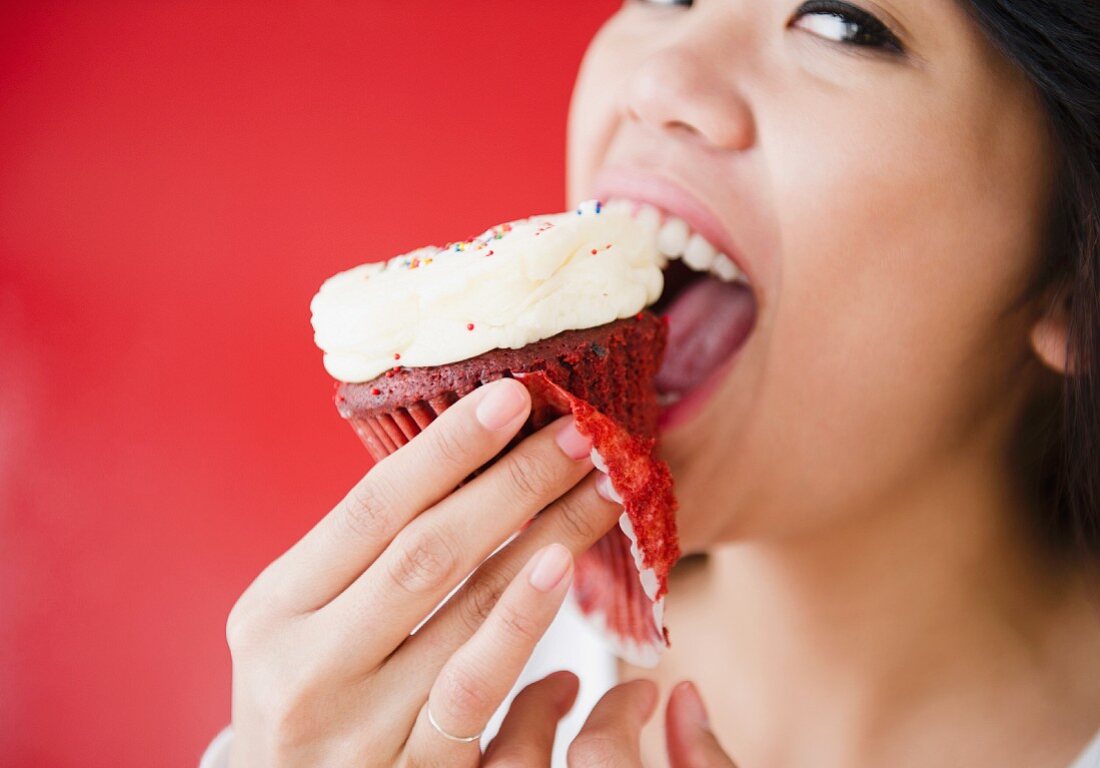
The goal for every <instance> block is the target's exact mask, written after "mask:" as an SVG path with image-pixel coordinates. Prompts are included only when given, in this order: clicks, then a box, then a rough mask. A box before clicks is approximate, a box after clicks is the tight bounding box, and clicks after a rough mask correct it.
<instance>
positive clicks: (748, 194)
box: [568, 0, 1052, 551]
mask: <svg viewBox="0 0 1100 768" xmlns="http://www.w3.org/2000/svg"><path fill="white" fill-rule="evenodd" d="M1051 156H1052V150H1051V143H1050V141H1049V139H1048V138H1047V136H1046V133H1045V130H1044V121H1043V116H1042V111H1041V108H1040V106H1039V104H1038V103H1037V101H1036V100H1035V98H1034V96H1033V95H1032V93H1031V91H1030V89H1029V88H1028V86H1027V84H1026V83H1025V81H1024V80H1023V78H1022V77H1021V76H1020V75H1018V74H1017V73H1016V72H1015V71H1014V70H1013V69H1012V68H1011V67H1010V65H1009V64H1008V63H1007V62H1006V61H1005V60H1004V59H1002V58H1001V57H1000V56H999V55H998V54H997V53H996V52H995V51H994V49H993V48H992V47H991V46H990V45H989V44H988V43H987V42H986V41H985V39H984V38H983V37H982V35H981V32H980V30H979V29H978V27H977V26H976V25H975V24H974V23H973V22H972V21H971V20H970V19H969V17H968V16H967V14H966V11H965V9H964V8H962V7H961V6H960V5H959V4H958V3H957V2H954V1H953V0H876V1H875V2H872V1H871V0H858V2H853V3H852V4H848V3H844V2H827V1H822V2H805V3H802V2H800V0H697V2H695V3H690V2H685V3H671V2H667V1H666V2H655V1H654V0H626V2H625V3H624V4H623V6H622V8H621V9H620V10H619V11H618V12H617V13H616V14H615V15H614V16H613V17H612V18H611V19H610V20H609V21H608V22H607V23H606V24H605V25H604V27H603V28H602V29H601V30H600V32H599V33H598V35H597V36H596V38H595V39H594V40H593V42H592V44H591V46H590V49H589V51H588V53H587V55H586V58H585V60H584V63H583V66H582V68H581V72H580V75H579V78H578V81H577V85H576V91H575V93H574V99H573V105H572V109H571V113H570V124H569V166H568V176H569V190H568V193H569V198H570V203H571V204H576V203H578V202H579V201H581V200H584V199H586V198H589V197H595V196H599V197H602V198H604V199H607V198H609V197H616V196H625V197H633V198H636V199H645V198H648V199H650V200H651V201H657V200H673V199H675V200H679V201H680V203H679V204H681V205H682V204H683V198H682V197H677V196H676V195H678V194H679V193H678V192H677V193H675V194H673V196H672V197H664V195H665V193H668V192H669V189H670V188H669V187H665V186H662V183H663V182H670V183H671V184H673V185H675V187H676V188H678V189H679V190H683V191H686V192H688V193H689V194H690V195H691V196H693V197H694V198H696V201H697V202H698V203H701V204H702V205H703V206H705V208H707V209H709V211H710V212H711V213H712V214H713V215H714V217H715V218H716V219H717V222H718V223H719V225H720V228H721V229H724V230H725V235H724V237H725V238H727V239H728V242H727V249H728V250H732V251H733V253H731V254H730V255H731V256H732V257H733V258H734V260H735V261H737V262H740V264H741V266H742V267H743V268H744V270H745V272H747V273H748V276H749V279H750V281H751V284H752V292H753V296H754V299H755V307H756V314H755V321H754V327H753V331H752V333H751V335H749V337H748V339H747V341H745V342H744V344H743V346H741V347H740V349H739V350H738V351H736V352H735V353H733V356H732V357H729V358H727V362H726V363H725V364H724V365H723V366H722V367H720V368H718V369H716V370H717V373H715V374H714V375H713V376H712V378H711V382H712V383H713V382H715V381H716V382H717V385H716V386H713V387H712V389H711V391H710V393H709V394H705V393H704V396H703V397H701V398H700V397H696V398H694V399H693V400H692V402H694V403H695V405H693V406H692V407H691V408H689V409H688V412H686V413H685V412H681V413H680V414H679V416H678V418H677V419H676V420H675V423H672V424H670V426H669V428H668V429H667V430H665V432H664V434H663V437H662V452H663V456H664V458H665V459H666V460H667V461H668V462H669V464H670V466H671V467H672V470H673V474H674V476H675V480H676V484H677V494H678V496H679V498H680V500H681V506H682V510H681V515H680V529H681V536H682V543H683V544H684V548H685V550H686V551H693V550H699V549H702V548H704V547H706V546H707V545H708V544H710V543H713V542H716V541H722V540H733V539H743V538H747V537H764V536H773V537H774V536H792V535H797V534H799V533H803V532H807V531H811V530H816V531H820V530H821V527H822V526H823V525H835V524H836V523H838V522H839V521H841V520H843V519H844V518H847V519H854V518H853V516H854V515H856V514H860V513H866V512H869V511H870V512H873V511H876V510H889V509H892V508H896V507H897V506H898V505H899V504H910V505H912V504H919V503H920V500H921V496H922V494H924V495H927V496H928V497H929V499H931V498H933V497H934V496H935V494H936V493H937V492H942V491H943V490H944V489H945V488H947V487H948V485H949V484H950V483H951V482H954V480H953V479H952V478H953V477H955V478H956V479H957V477H958V476H962V475H965V474H966V473H973V472H983V471H985V472H988V471H989V470H990V468H991V467H993V468H995V467H996V466H997V462H998V461H999V460H1000V459H999V457H1000V455H1001V453H1003V450H1004V446H1005V443H1006V442H1007V439H1008V435H1009V433H1010V431H1011V429H1012V427H1013V423H1012V422H1013V418H1014V415H1015V413H1016V412H1017V409H1018V406H1019V404H1020V401H1021V394H1022V387H1023V386H1024V384H1023V379H1022V378H1021V376H1020V375H1019V374H1020V371H1021V370H1024V369H1026V366H1027V365H1028V364H1029V363H1028V360H1029V354H1030V352H1029V348H1028V345H1027V334H1028V331H1029V330H1030V327H1029V324H1030V322H1031V320H1032V319H1033V318H1031V317H1030V315H1028V313H1025V312H1023V311H1016V310H1013V306H1014V301H1015V300H1016V299H1017V298H1018V297H1019V296H1020V294H1021V293H1022V291H1023V290H1024V289H1025V287H1026V286H1027V284H1028V280H1029V277H1030V276H1031V275H1032V274H1033V273H1034V271H1035V269H1036V267H1037V264H1038V258H1039V253H1040V248H1041V240H1042V237H1041V235H1042V230H1043V224H1044V212H1045V210H1046V207H1047V206H1046V199H1047V190H1048V189H1049V188H1050V184H1051V178H1050V176H1049V174H1050V171H1049V167H1050V165H1051V163H1050V162H1049V158H1050V157H1051ZM655 179H656V180H657V181H654V180H655ZM654 195H656V197H654ZM698 279H703V280H713V279H716V278H713V277H702V276H699V278H698ZM715 295H717V294H715ZM731 295H732V293H730V292H727V293H723V294H721V296H719V298H717V299H715V298H714V297H713V296H712V297H711V300H712V301H721V300H729V301H732V300H733V299H731V298H728V297H729V296H731ZM723 297H726V298H723ZM699 306H700V307H703V308H704V309H705V310H706V311H705V314H706V315H707V317H709V318H711V319H710V320H709V321H707V322H709V323H710V326H720V325H721V324H722V323H729V322H731V321H730V319H729V318H730V317H731V316H732V315H731V313H730V312H723V311H716V308H717V306H718V305H714V304H711V305H707V304H705V303H704V304H700V305H699ZM700 311H702V310H700ZM733 314H736V313H733ZM674 330H675V329H674ZM722 331H723V329H722V328H721V327H708V326H707V324H706V322H704V323H703V324H701V325H697V326H693V327H692V331H691V334H690V335H693V336H695V337H696V340H697V341H698V340H699V339H702V338H704V336H705V335H707V334H715V335H716V336H717V337H720V336H721V333H722ZM673 335H674V336H675V335H676V334H675V333H674V334H673ZM679 343H686V342H684V341H683V340H681V341H680V342H679ZM680 359H681V360H682V359H683V357H681V358H680ZM731 363H732V364H731ZM689 394H690V393H689ZM696 394H699V393H696Z"/></svg>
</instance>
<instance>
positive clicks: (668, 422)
mask: <svg viewBox="0 0 1100 768" xmlns="http://www.w3.org/2000/svg"><path fill="white" fill-rule="evenodd" d="M751 337H752V334H749V338H751ZM746 344H748V338H746V339H745V342H744V343H743V344H742V345H741V346H740V347H739V348H738V350H737V351H736V352H734V353H733V354H732V355H730V358H729V360H727V361H726V362H724V363H722V365H720V366H718V368H716V369H715V370H714V371H713V372H712V373H711V374H710V375H709V376H707V378H706V379H704V380H703V383H702V384H700V385H699V386H697V387H695V389H693V390H691V391H690V392H688V393H687V394H685V395H684V396H683V397H682V398H680V399H679V400H678V401H676V402H675V403H673V404H672V405H668V406H665V407H664V408H662V409H661V415H660V416H659V417H658V419H657V429H658V431H659V432H670V431H672V430H674V429H676V428H677V427H680V426H682V425H683V424H685V423H687V422H688V421H691V419H692V418H693V417H694V416H695V415H696V414H698V413H699V412H700V411H701V410H703V407H704V406H705V405H706V404H707V403H708V402H709V401H710V398H711V396H712V395H713V394H714V393H715V392H716V391H717V390H718V388H719V387H720V386H721V384H722V382H723V381H724V380H725V378H726V375H727V374H729V372H730V371H732V370H733V368H734V366H735V365H737V361H738V360H739V359H740V357H741V352H742V351H743V350H744V349H745V345H746Z"/></svg>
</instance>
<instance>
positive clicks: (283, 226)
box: [0, 0, 616, 767]
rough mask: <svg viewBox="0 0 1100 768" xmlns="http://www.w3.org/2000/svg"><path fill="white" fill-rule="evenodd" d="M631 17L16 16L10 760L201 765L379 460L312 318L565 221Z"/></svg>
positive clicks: (194, 8) (292, 9) (4, 522)
mask: <svg viewBox="0 0 1100 768" xmlns="http://www.w3.org/2000/svg"><path fill="white" fill-rule="evenodd" d="M615 5H616V3H615V2H614V1H613V0H599V1H598V2H586V1H585V0H572V1H571V2H560V1H558V2H551V1H550V0H545V1H543V0H539V1H537V2H536V1H532V0H523V2H517V0H494V1H489V0H479V2H442V1H441V0H435V1H434V2H429V1H428V0H400V2H381V0H361V1H360V2H355V3H352V2H340V3H336V2H297V3H292V2H286V3H271V2H256V1H253V2H235V3H226V2H190V3H179V2H177V3H173V2H167V1H165V2H160V3H151V2H133V3H121V2H106V1H105V0H95V2H72V3H67V4H65V3H47V2H37V3H25V4H21V8H20V9H19V10H16V9H15V8H14V7H13V6H12V4H7V6H8V7H7V8H6V9H5V12H4V21H3V23H2V24H0V763H3V764H4V765H5V766H7V765H20V766H21V765H28V766H78V765H79V766H143V767H144V766H149V765H157V766H160V765H165V766H167V765H180V766H189V765H195V764H196V763H197V761H198V758H199V755H200V753H201V751H202V749H203V748H204V746H205V744H206V743H207V741H208V740H209V739H210V738H211V737H212V736H213V735H214V734H215V733H216V732H217V730H218V729H219V728H220V727H221V726H222V725H223V724H224V723H225V722H227V721H228V718H229V699H230V677H229V656H228V652H227V650H226V647H225V638H224V626H225V617H226V614H227V612H228V610H229V608H230V606H231V605H232V604H233V602H234V600H235V598H236V596H237V595H238V594H239V593H240V592H241V590H243V589H244V587H245V586H246V585H247V584H248V583H249V581H250V580H251V579H252V578H253V576H255V574H256V573H258V572H259V570H260V569H261V568H262V567H263V566H264V565H265V564H266V563H268V562H269V561H271V560H272V559H273V558H275V557H276V556H277V555H278V554H280V553H281V552H282V551H283V550H284V549H285V548H286V547H288V546H289V545H290V544H291V543H292V542H293V541H294V540H295V539H297V538H298V537H299V536H300V535H301V534H302V533H304V532H305V531H306V530H307V529H308V528H309V527H310V526H311V525H312V524H313V522H314V521H315V520H316V519H317V518H318V517H319V516H320V515H322V514H323V513H324V512H326V511H327V509H328V508H329V507H330V506H331V505H332V504H333V503H334V502H335V501H336V500H337V499H338V498H339V497H340V496H341V495H342V493H343V492H344V490H345V489H346V488H347V487H349V486H350V485H351V484H352V483H353V482H354V481H355V480H356V478H357V477H358V476H359V475H360V474H361V473H362V472H363V471H365V470H366V468H367V466H368V464H367V459H366V454H365V451H364V450H363V449H362V448H361V447H360V445H359V444H358V441H357V439H356V438H355V436H354V434H353V433H352V432H351V430H350V429H348V428H347V427H346V426H345V425H344V424H343V423H342V421H341V420H340V419H339V417H338V416H337V414H336V412H335V410H334V408H333V405H332V401H331V396H332V385H331V383H330V381H329V379H328V378H327V376H326V375H325V373H324V370H323V369H322V367H321V357H320V354H319V352H318V351H317V350H316V349H315V348H314V347H313V343H312V332H311V328H310V325H309V300H310V297H311V296H312V295H313V293H314V291H315V290H316V289H317V287H318V285H319V284H320V282H321V281H322V280H323V279H324V278H325V277H327V276H328V275H329V274H331V273H333V272H335V271H337V270H339V269H342V268H346V267H349V266H351V265H353V264H355V263H358V262H360V261H363V260H367V259H373V258H379V257H384V256H388V255H392V254H395V253H398V252H400V251H403V250H408V249H411V248H412V247H415V246H418V245H422V244H425V243H428V242H445V241H447V240H453V239H457V238H458V237H460V236H467V235H473V234H476V233H477V232H480V231H482V229H484V228H485V227H487V226H489V225H491V224H494V223H496V222H498V221H501V220H504V219H508V218H515V217H518V216H522V215H525V214H530V213H536V212H544V211H550V210H555V209H558V208H560V207H561V206H562V205H563V204H564V201H563V184H564V178H563V176H564V174H563V167H564V127H565V115H566V107H567V104H568V97H569V91H570V88H571V85H572V80H573V76H574V74H575V71H576V67H577V64H578V63H579V61H580V57H581V54H582V52H583V50H584V46H585V44H586V42H587V41H588V39H589V38H590V37H591V35H592V33H593V32H594V31H595V29H596V28H597V26H598V25H599V23H600V22H601V21H602V20H603V19H604V18H606V16H607V15H608V14H609V13H610V12H611V11H612V10H613V9H614V6H615Z"/></svg>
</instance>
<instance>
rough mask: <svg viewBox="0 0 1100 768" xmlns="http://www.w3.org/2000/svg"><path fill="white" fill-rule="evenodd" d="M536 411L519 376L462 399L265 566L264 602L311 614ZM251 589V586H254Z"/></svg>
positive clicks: (496, 450) (262, 580)
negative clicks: (532, 407)
mask: <svg viewBox="0 0 1100 768" xmlns="http://www.w3.org/2000/svg"><path fill="white" fill-rule="evenodd" d="M530 411H531V396H530V394H528V392H527V388H526V387H524V386H523V385H522V384H521V383H519V382H518V381H516V380H515V379H510V378H504V379H499V380H497V381H493V382H489V383H488V384H485V385H483V386H480V387H478V388H477V389H475V390H474V391H473V392H470V393H469V394H467V395H466V396H465V397H462V398H460V399H459V400H458V401H457V402H456V403H455V404H454V405H452V406H451V407H449V408H448V409H447V410H445V411H444V412H443V413H441V414H440V415H439V416H438V418H436V419H435V420H434V421H433V422H432V423H431V424H429V425H428V426H427V427H426V428H425V429H424V431H423V432H421V433H420V434H418V435H417V436H416V437H414V438H413V439H412V440H410V441H409V442H408V443H407V444H405V445H404V446H402V447H401V448H399V449H398V450H397V451H396V452H394V453H392V454H390V455H389V456H387V457H385V458H384V459H382V460H381V461H380V462H378V463H377V464H375V465H374V466H373V467H372V468H371V469H370V471H369V472H367V474H366V475H365V476H364V477H363V478H362V479H361V480H360V481H359V482H358V483H356V484H355V486H354V487H353V488H352V489H351V490H350V491H349V492H348V494H347V495H346V496H345V497H344V498H343V500H341V501H340V503H339V504H337V505H336V507H335V508H334V509H333V510H332V511H331V512H329V513H328V514H327V515H325V516H324V517H323V518H321V520H320V521H318V522H317V524H316V525H314V526H313V528H311V529H310V530H309V531H308V532H307V533H306V534H305V536H303V537H302V538H301V539H299V540H298V541H297V542H296V543H295V544H294V545H293V546H292V547H291V548H290V549H288V550H287V551H286V552H284V553H283V554H282V555H281V556H280V557H279V558H278V559H276V560H275V561H274V562H273V563H271V565H269V566H268V567H267V569H265V571H264V572H263V573H261V574H260V576H259V577H258V578H257V580H256V582H255V583H254V585H253V586H254V587H255V588H256V589H257V590H260V591H263V592H265V593H266V595H265V598H266V599H265V605H266V606H268V607H271V606H272V605H273V604H274V607H275V608H276V610H281V611H288V612H291V613H306V612H309V611H313V610H316V609H318V608H320V607H321V606H323V605H325V604H327V603H328V602H329V601H331V600H332V599H333V598H334V597H335V596H337V595H338V594H340V593H341V592H343V591H344V589H346V588H347V587H348V585H350V584H351V583H352V582H353V581H355V579H356V578H357V577H358V576H359V575H360V574H361V573H362V572H363V571H364V570H366V568H367V567H368V566H369V565H370V564H371V563H373V562H374V560H375V559H376V558H377V557H378V555H379V554H380V553H381V552H382V551H383V550H384V549H385V548H386V546H387V545H388V544H389V543H390V541H392V540H393V538H394V536H396V535H397V533H398V532H399V531H400V530H401V529H402V528H404V527H405V526H406V525H407V524H408V523H409V521H410V520H412V519H413V518H415V517H416V516H417V515H419V514H420V513H421V512H422V511H424V510H425V509H427V508H428V507H431V506H432V505H433V504H435V503H436V502H438V501H439V500H440V499H442V498H444V497H445V496H447V495H448V494H449V493H451V492H452V491H453V490H454V489H455V488H456V487H457V486H458V484H459V483H461V482H462V481H463V480H464V479H465V478H466V477H468V476H469V475H470V473H471V472H473V471H474V470H475V469H477V468H478V467H480V466H481V465H483V464H485V463H486V462H487V461H489V459H491V458H493V457H494V456H495V455H496V454H497V453H499V452H500V450H501V449H502V448H504V447H505V445H507V444H508V441H509V440H511V438H512V437H514V436H515V434H516V433H517V432H518V431H519V429H520V427H521V426H522V425H523V423H524V422H525V421H526V420H527V416H528V414H529V413H530ZM250 589H252V588H251V587H250Z"/></svg>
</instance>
